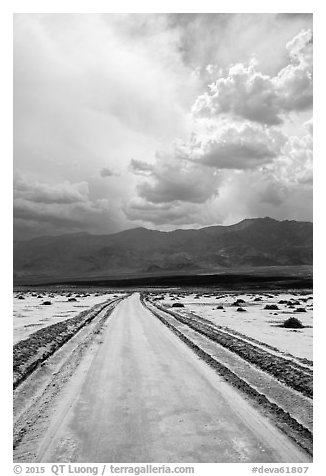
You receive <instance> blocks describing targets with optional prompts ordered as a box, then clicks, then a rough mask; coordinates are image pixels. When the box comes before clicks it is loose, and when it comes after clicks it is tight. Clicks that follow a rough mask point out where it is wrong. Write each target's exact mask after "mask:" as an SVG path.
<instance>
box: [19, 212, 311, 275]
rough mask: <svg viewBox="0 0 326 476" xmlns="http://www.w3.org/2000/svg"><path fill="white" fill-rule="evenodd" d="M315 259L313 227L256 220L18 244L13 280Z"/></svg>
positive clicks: (190, 270)
mask: <svg viewBox="0 0 326 476" xmlns="http://www.w3.org/2000/svg"><path fill="white" fill-rule="evenodd" d="M312 256H313V225H312V223H310V222H298V221H294V220H291V221H289V220H285V221H277V220H274V219H272V218H268V217H266V218H253V219H245V220H243V221H241V222H240V223H237V224H235V225H230V226H209V227H205V228H201V229H187V230H181V229H179V230H174V231H170V232H163V231H157V230H149V229H146V228H133V229H130V230H125V231H122V232H119V233H115V234H110V235H92V234H89V233H77V234H65V235H60V236H44V237H38V238H34V239H32V240H28V241H15V242H14V279H18V280H20V279H21V278H29V277H53V278H62V277H92V276H106V277H115V276H128V275H134V276H135V275H137V276H138V275H139V276H142V275H162V274H163V275H164V274H165V275H166V274H175V273H183V274H187V273H192V274H197V273H198V274H200V273H214V272H216V271H221V270H223V269H225V270H228V269H231V270H232V269H235V268H239V267H246V266H247V267H248V266H250V267H259V266H260V267H263V266H299V265H311V264H312Z"/></svg>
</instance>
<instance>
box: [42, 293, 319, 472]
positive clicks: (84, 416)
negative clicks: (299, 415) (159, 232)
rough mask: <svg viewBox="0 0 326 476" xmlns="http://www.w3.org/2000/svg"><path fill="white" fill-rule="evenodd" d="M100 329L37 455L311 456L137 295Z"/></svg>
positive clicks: (158, 458)
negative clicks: (95, 344)
mask: <svg viewBox="0 0 326 476" xmlns="http://www.w3.org/2000/svg"><path fill="white" fill-rule="evenodd" d="M100 337H101V343H100V344H98V345H97V346H96V347H94V348H93V350H92V351H91V350H89V352H88V354H87V352H86V354H85V356H84V358H83V359H82V361H81V363H80V365H79V366H78V368H77V370H76V372H75V374H74V376H73V377H72V378H71V379H70V380H69V381H68V382H67V383H66V385H65V386H64V388H63V389H62V394H61V395H60V398H59V399H58V402H59V403H57V404H56V408H55V411H53V412H52V414H51V416H50V417H49V420H48V423H47V430H46V431H45V432H44V434H43V435H42V437H41V438H40V440H39V441H37V448H38V449H37V452H36V459H35V460H34V461H38V462H90V461H91V462H197V463H200V462H212V463H213V462H247V463H248V462H278V463H282V462H284V463H290V462H307V461H310V457H309V455H307V454H306V453H305V452H304V451H303V450H301V449H300V448H299V447H298V446H296V445H295V443H294V442H293V441H292V440H291V439H289V438H288V437H287V436H286V435H285V434H283V433H282V432H281V431H280V430H278V429H277V428H275V427H274V426H273V424H272V423H271V422H270V421H269V420H268V419H267V418H266V417H264V416H263V415H262V414H260V413H259V412H258V411H257V410H256V409H254V408H253V407H252V406H251V405H250V403H249V402H248V401H247V400H245V399H244V398H243V397H242V396H241V395H240V394H239V393H237V391H236V390H235V389H234V388H233V387H231V386H230V385H229V384H227V383H226V382H225V381H224V380H223V379H222V378H221V377H220V376H219V375H218V374H217V373H216V372H215V371H214V370H213V369H212V368H210V367H209V366H208V365H207V364H206V363H205V362H203V361H202V360H201V359H200V358H199V357H198V356H197V355H196V354H195V353H194V352H193V351H192V350H191V349H190V348H189V347H187V346H186V344H185V343H184V342H182V341H181V340H180V339H179V338H178V337H177V336H176V335H175V334H174V333H173V332H172V331H171V330H169V329H168V328H167V327H166V326H165V325H164V324H163V323H162V322H160V320H159V319H157V318H156V317H155V316H154V315H153V314H152V313H151V312H150V311H149V310H148V309H147V308H145V307H144V305H143V304H142V303H141V301H140V296H139V294H138V293H134V294H132V295H131V296H130V297H128V298H127V299H125V300H123V301H122V302H120V303H119V304H118V305H117V307H116V308H115V309H114V311H113V313H112V314H111V316H110V318H109V319H107V321H106V322H105V325H104V328H103V333H102V334H101V336H100ZM94 349H95V350H94Z"/></svg>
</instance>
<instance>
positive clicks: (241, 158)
mask: <svg viewBox="0 0 326 476" xmlns="http://www.w3.org/2000/svg"><path fill="white" fill-rule="evenodd" d="M285 143H286V137H285V135H284V134H283V133H282V132H281V131H279V130H277V129H275V128H267V127H262V126H260V125H256V124H254V123H249V122H243V123H235V122H231V121H226V122H224V123H220V124H218V125H217V127H216V130H215V131H211V133H210V134H209V135H208V136H206V137H205V136H204V137H203V138H201V137H200V136H199V137H198V136H197V135H193V136H192V140H191V141H190V142H189V143H188V144H181V145H179V146H178V148H177V155H179V156H181V157H182V158H184V159H188V160H192V161H195V162H196V163H200V164H203V165H207V166H210V167H215V168H217V169H252V168H256V167H260V166H262V165H264V164H266V163H269V162H272V161H273V160H274V159H275V158H276V157H278V156H279V155H280V153H281V150H282V148H283V146H284V144H285Z"/></svg>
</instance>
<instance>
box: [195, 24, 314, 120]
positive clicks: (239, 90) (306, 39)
mask: <svg viewBox="0 0 326 476" xmlns="http://www.w3.org/2000/svg"><path fill="white" fill-rule="evenodd" d="M286 48H287V51H288V58H289V64H288V65H287V66H286V67H284V68H282V69H281V70H280V71H279V73H278V74H277V75H276V76H269V75H267V74H263V73H261V72H260V71H257V66H258V65H257V61H256V60H254V59H253V60H251V61H250V62H249V64H247V65H246V64H243V63H238V64H236V65H234V66H232V67H231V68H230V69H229V71H228V75H227V76H226V77H222V78H219V79H217V81H216V82H215V83H213V84H211V85H210V91H209V92H206V93H204V94H202V95H200V96H199V97H198V98H197V100H196V101H195V103H194V106H193V108H192V112H193V114H194V115H195V116H197V117H215V116H218V115H221V114H233V115H235V116H238V117H242V118H245V119H249V120H251V121H255V122H259V123H263V124H269V125H277V124H281V123H282V122H283V120H284V118H283V116H284V114H286V113H289V112H293V111H295V112H298V111H304V110H307V109H309V108H311V107H312V32H311V31H310V30H306V31H301V32H300V33H299V34H298V35H296V36H295V37H294V38H293V39H292V40H291V41H289V42H288V43H287V45H286Z"/></svg>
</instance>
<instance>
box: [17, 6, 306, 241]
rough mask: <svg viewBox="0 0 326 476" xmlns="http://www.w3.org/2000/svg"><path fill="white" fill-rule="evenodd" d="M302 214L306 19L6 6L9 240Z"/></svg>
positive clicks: (297, 16) (300, 16)
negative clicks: (10, 87) (27, 10)
mask: <svg viewBox="0 0 326 476" xmlns="http://www.w3.org/2000/svg"><path fill="white" fill-rule="evenodd" d="M258 216H271V217H273V218H276V219H296V220H312V16H311V15H307V14H16V15H15V19H14V236H15V238H16V239H25V238H30V237H34V236H37V235H47V234H61V233H69V232H80V231H87V232H90V233H112V232H116V231H120V230H123V229H126V228H132V227H136V226H146V227H148V228H156V229H161V230H170V229H174V228H182V227H184V228H185V227H202V226H206V225H215V224H231V223H235V222H237V221H240V220H241V219H243V218H249V217H258Z"/></svg>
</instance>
